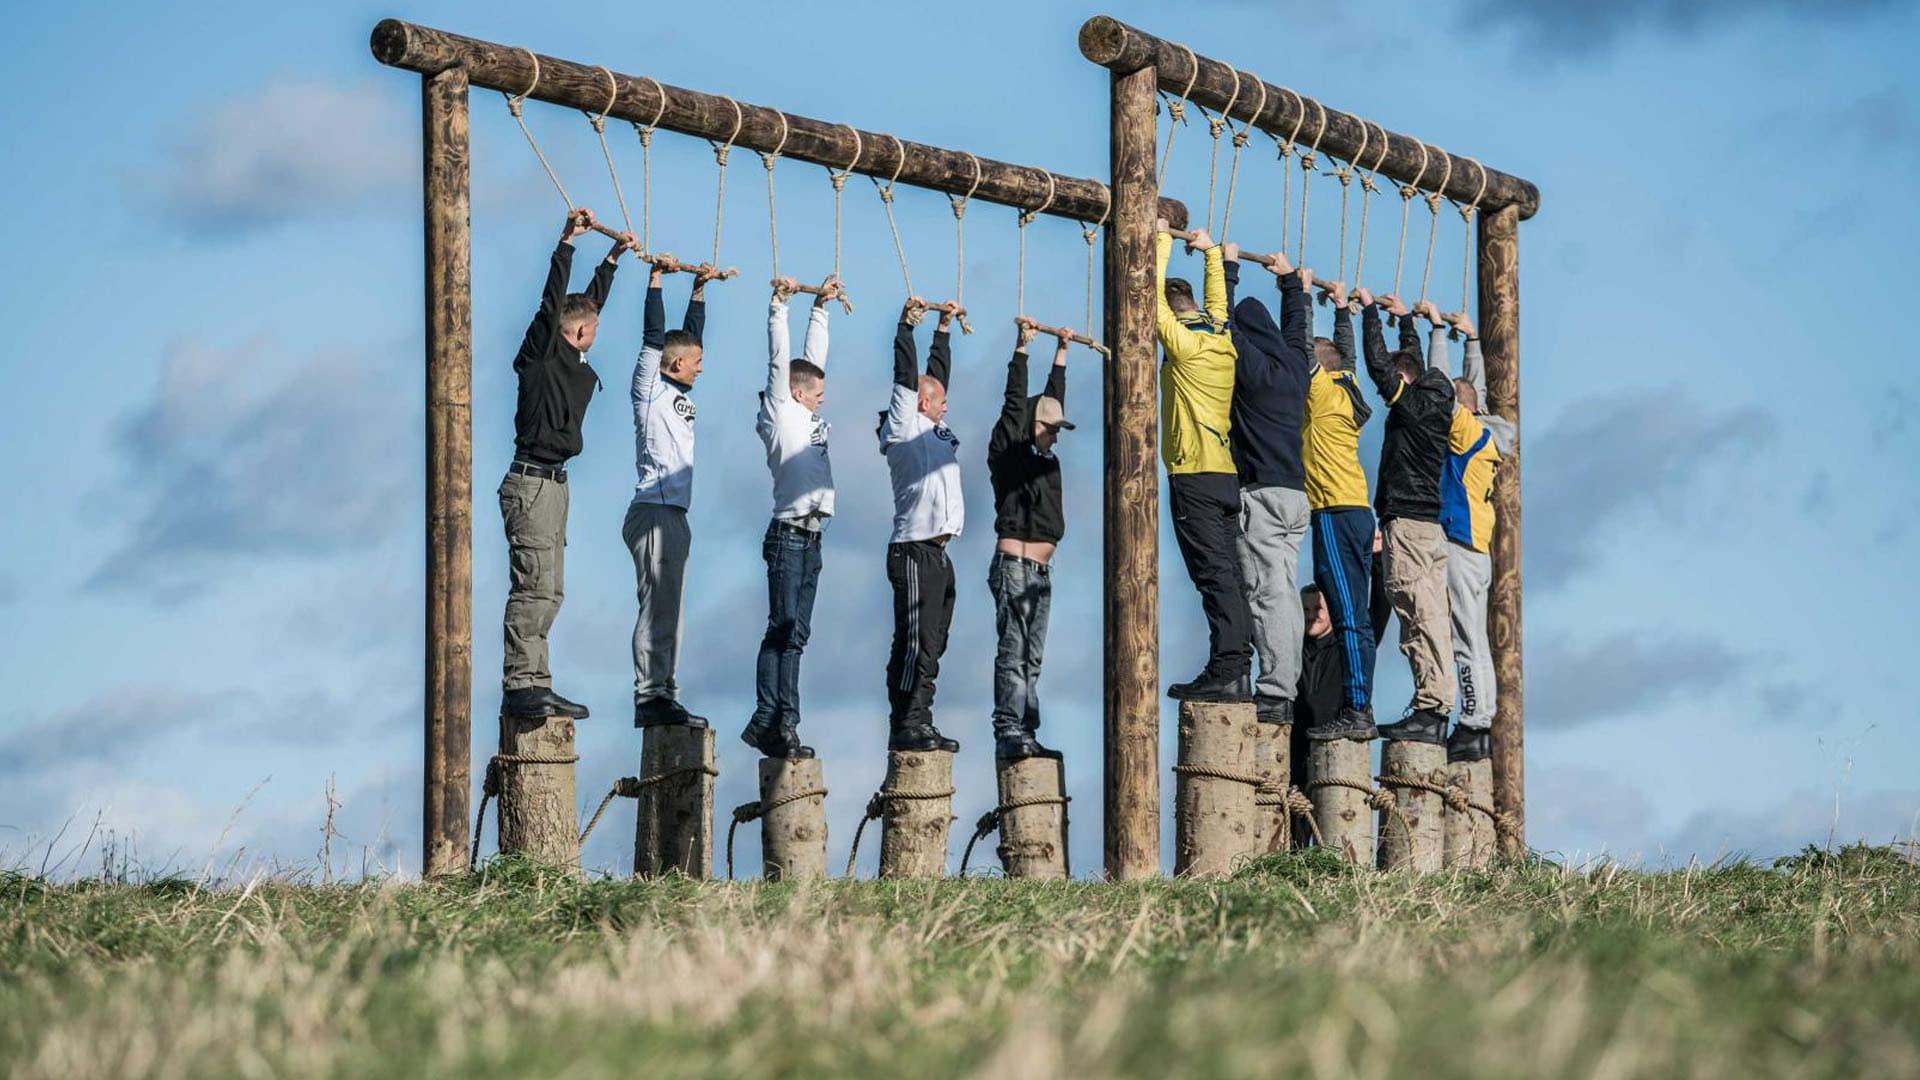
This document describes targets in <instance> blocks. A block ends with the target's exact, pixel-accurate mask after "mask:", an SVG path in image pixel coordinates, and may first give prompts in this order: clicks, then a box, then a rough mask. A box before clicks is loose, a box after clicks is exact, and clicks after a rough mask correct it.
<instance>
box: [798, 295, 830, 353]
mask: <svg viewBox="0 0 1920 1080" xmlns="http://www.w3.org/2000/svg"><path fill="white" fill-rule="evenodd" d="M800 355H801V357H802V358H803V359H805V360H806V361H807V363H809V364H812V365H813V366H815V367H817V368H819V369H820V370H822V371H825V370H826V368H827V301H826V298H825V297H818V296H817V297H814V300H813V310H812V311H809V312H808V313H807V341H806V344H805V345H804V346H803V347H802V348H801V350H800Z"/></svg>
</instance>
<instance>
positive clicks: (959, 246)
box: [947, 154, 980, 308]
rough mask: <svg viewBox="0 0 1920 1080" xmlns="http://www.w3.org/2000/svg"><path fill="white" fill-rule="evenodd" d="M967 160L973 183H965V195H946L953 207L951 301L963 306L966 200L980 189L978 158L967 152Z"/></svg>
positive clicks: (965, 271) (965, 257) (964, 301)
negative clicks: (969, 163) (970, 168)
mask: <svg viewBox="0 0 1920 1080" xmlns="http://www.w3.org/2000/svg"><path fill="white" fill-rule="evenodd" d="M967 160H968V161H971V162H973V183H971V184H969V185H967V193H966V194H965V195H953V194H949V195H948V196H947V204H948V205H949V206H951V207H953V302H954V303H955V304H957V305H959V306H960V307H963V308H964V307H966V306H967V300H966V291H967V200H968V199H971V198H973V193H974V192H976V191H979V190H980V159H979V158H977V157H974V156H973V155H972V154H968V155H967Z"/></svg>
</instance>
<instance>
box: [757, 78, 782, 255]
mask: <svg viewBox="0 0 1920 1080" xmlns="http://www.w3.org/2000/svg"><path fill="white" fill-rule="evenodd" d="M773 115H774V116H776V117H778V118H779V120H780V141H779V143H777V144H776V145H775V146H774V148H773V151H772V152H771V153H764V154H761V155H760V163H761V164H762V165H765V166H766V167H767V237H768V239H769V240H770V241H772V247H773V277H774V280H775V281H778V280H779V279H780V220H779V217H778V216H777V213H776V211H775V209H774V191H773V169H774V166H775V165H778V164H779V163H780V151H782V150H785V149H786V148H787V114H786V113H783V112H776V113H774V114H773Z"/></svg>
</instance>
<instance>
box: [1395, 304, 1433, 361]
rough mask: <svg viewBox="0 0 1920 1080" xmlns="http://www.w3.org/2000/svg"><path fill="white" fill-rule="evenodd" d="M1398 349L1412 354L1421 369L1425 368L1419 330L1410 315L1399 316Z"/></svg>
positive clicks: (1425, 359) (1424, 356) (1424, 357)
mask: <svg viewBox="0 0 1920 1080" xmlns="http://www.w3.org/2000/svg"><path fill="white" fill-rule="evenodd" d="M1400 347H1401V348H1402V349H1405V350H1406V351H1408V352H1410V353H1412V354H1413V358H1414V360H1415V361H1417V362H1418V363H1419V366H1420V367H1421V368H1423V369H1424V368H1425V367H1426V366H1427V358H1426V355H1425V354H1424V353H1422V352H1421V351H1420V328H1419V327H1418V326H1415V325H1414V319H1413V316H1412V315H1411V314H1403V315H1401V316H1400Z"/></svg>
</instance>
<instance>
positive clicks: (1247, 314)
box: [1227, 260, 1313, 491]
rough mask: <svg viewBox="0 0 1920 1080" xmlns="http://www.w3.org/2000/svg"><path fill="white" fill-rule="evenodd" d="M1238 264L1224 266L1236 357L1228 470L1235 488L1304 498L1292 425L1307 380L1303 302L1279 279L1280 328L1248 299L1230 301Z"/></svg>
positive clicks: (1290, 279)
mask: <svg viewBox="0 0 1920 1080" xmlns="http://www.w3.org/2000/svg"><path fill="white" fill-rule="evenodd" d="M1239 285H1240V263H1239V261H1238V260H1228V262H1227V304H1228V305H1229V307H1230V309H1231V310H1232V312H1233V318H1232V319H1231V321H1229V323H1228V324H1227V325H1228V329H1229V330H1230V331H1231V332H1232V334H1233V347H1234V349H1235V350H1236V351H1237V352H1238V353H1239V358H1238V359H1237V360H1236V361H1235V362H1234V371H1233V430H1232V433H1231V435H1230V438H1231V439H1232V441H1233V463H1234V466H1235V468H1236V469H1237V470H1238V471H1239V473H1240V483H1241V485H1242V486H1243V487H1244V486H1247V485H1250V484H1271V485H1274V486H1276V487H1284V488H1293V489H1294V490H1296V491H1304V490H1305V489H1306V486H1307V473H1306V468H1305V467H1304V466H1303V465H1302V464H1301V460H1300V425H1301V421H1302V419H1303V418H1304V417H1305V415H1306V409H1307V384H1308V383H1309V382H1311V381H1312V379H1313V343H1312V341H1310V340H1309V337H1310V335H1309V332H1308V331H1309V327H1310V326H1311V324H1312V319H1311V317H1310V312H1309V311H1308V309H1307V295H1306V293H1304V292H1302V291H1301V290H1300V274H1299V272H1298V271H1295V272H1293V273H1291V274H1288V275H1286V276H1285V277H1283V278H1281V279H1280V324H1279V325H1278V326H1276V325H1274V322H1273V315H1272V314H1271V313H1270V312H1268V310H1267V306H1266V305H1265V304H1263V303H1261V302H1260V301H1258V300H1255V299H1254V298H1253V297H1247V298H1246V299H1245V300H1241V301H1239V302H1238V303H1235V302H1234V293H1235V291H1236V290H1237V289H1238V288H1239Z"/></svg>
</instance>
